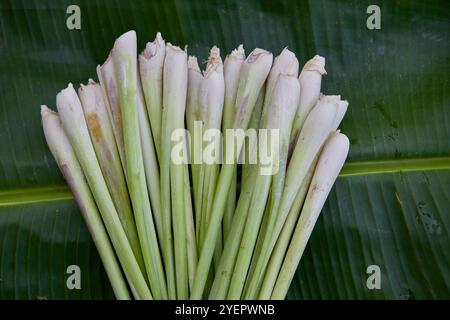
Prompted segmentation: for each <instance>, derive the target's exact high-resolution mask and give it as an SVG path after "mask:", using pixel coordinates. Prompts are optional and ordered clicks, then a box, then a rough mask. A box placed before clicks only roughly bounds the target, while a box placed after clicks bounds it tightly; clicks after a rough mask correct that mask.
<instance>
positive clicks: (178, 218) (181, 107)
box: [161, 44, 189, 299]
mask: <svg viewBox="0 0 450 320" xmlns="http://www.w3.org/2000/svg"><path fill="white" fill-rule="evenodd" d="M187 82H188V70H187V54H186V52H185V51H183V50H181V49H180V48H178V47H174V46H172V45H171V44H168V45H167V47H166V58H165V61H164V84H163V104H164V108H163V123H162V133H161V139H162V140H161V147H162V149H161V151H162V153H161V154H162V165H161V195H162V197H161V205H162V208H163V212H164V215H163V226H164V227H165V230H164V233H163V234H164V240H165V242H164V245H163V248H164V250H165V251H166V252H165V263H166V273H167V282H168V286H169V296H170V297H171V298H175V296H176V297H178V299H187V298H188V296H189V285H188V265H187V247H186V223H185V219H186V217H185V212H184V209H185V204H184V164H183V163H175V161H174V159H173V158H171V156H173V154H172V149H173V147H174V146H175V141H172V134H173V133H174V132H175V130H177V131H178V130H180V129H181V130H184V115H185V108H186V94H187ZM183 133H184V131H183ZM185 145H186V144H185V141H184V140H183V141H182V146H183V148H184V147H185ZM184 149H185V148H184ZM183 153H184V154H183V156H186V151H185V150H184V151H183ZM171 196H172V202H170V199H171ZM171 208H172V209H171ZM171 212H172V217H171V216H170V213H171ZM171 220H172V221H173V244H174V253H175V266H174V257H173V253H172V249H171V246H172V229H171V225H172V221H171ZM175 275H176V276H175ZM175 277H176V285H175ZM175 288H176V293H175V292H174V289H175ZM175 294H176V295H175Z"/></svg>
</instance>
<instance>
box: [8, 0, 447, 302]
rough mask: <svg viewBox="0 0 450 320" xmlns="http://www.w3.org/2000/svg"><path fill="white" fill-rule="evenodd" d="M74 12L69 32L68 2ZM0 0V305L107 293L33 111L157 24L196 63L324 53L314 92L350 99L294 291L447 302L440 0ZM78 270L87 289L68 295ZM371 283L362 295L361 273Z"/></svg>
mask: <svg viewBox="0 0 450 320" xmlns="http://www.w3.org/2000/svg"><path fill="white" fill-rule="evenodd" d="M71 4H76V5H78V6H79V7H80V9H81V30H68V29H67V27H66V19H67V17H68V16H69V15H68V14H66V9H67V7H68V6H69V5H71ZM371 4H374V3H372V1H357V0H353V1H344V0H334V1H332V0H310V1H299V0H292V1H288V0H282V1H269V0H260V1H257V0H251V1H241V0H221V1H219V0H210V1H206V0H204V1H201V0H192V1H183V0H178V1H175V0H167V1H144V0H140V1H126V0H84V1H81V0H79V1H58V2H56V1H50V0H47V1H45V0H44V1H36V0H29V1H27V0H14V1H13V0H2V1H0V298H24V299H35V298H43V297H47V298H49V299H65V298H84V299H88V298H111V297H112V293H111V289H110V287H109V284H108V283H107V279H106V276H105V275H104V272H103V269H102V267H101V263H100V260H99V258H98V256H97V254H96V251H95V247H94V245H93V243H92V241H91V239H90V237H89V234H88V232H87V230H86V228H85V227H84V224H83V222H82V219H81V216H80V214H79V212H78V210H77V209H76V206H75V204H74V203H73V200H72V197H71V195H70V192H68V189H67V188H66V187H65V184H64V180H63V179H62V176H61V174H60V173H59V171H58V168H57V166H56V164H55V162H54V161H53V159H52V156H51V154H50V153H49V151H48V148H47V146H46V144H45V140H44V137H43V133H42V128H41V124H40V115H39V106H40V105H41V104H48V105H49V106H50V107H54V105H55V95H56V93H57V92H58V91H59V90H60V89H62V88H64V87H65V86H66V85H67V83H68V82H73V83H74V84H78V83H80V82H84V83H85V82H86V81H87V79H88V78H89V77H93V78H96V75H95V66H96V65H97V64H98V63H102V62H103V61H104V59H105V58H106V56H107V54H108V52H109V50H110V49H111V47H112V45H113V42H114V40H115V38H116V37H117V36H119V35H120V34H121V33H123V32H125V31H128V30H130V29H134V30H136V31H137V34H138V42H139V43H138V44H139V47H140V48H144V45H145V43H146V42H147V41H150V40H152V39H153V38H154V35H155V33H156V32H157V31H161V32H162V34H163V36H164V38H165V39H167V40H168V41H170V42H172V43H175V44H178V45H181V46H183V45H185V44H188V45H189V46H188V51H189V53H190V54H194V55H197V56H198V58H199V61H204V60H205V59H206V57H207V54H208V50H209V48H210V47H211V46H212V45H214V44H215V45H218V46H219V47H220V48H221V50H222V56H223V57H224V56H225V54H226V52H229V51H230V50H231V49H233V48H235V47H236V46H237V45H238V44H240V43H243V44H244V47H245V48H246V51H247V52H250V51H251V50H252V49H253V48H254V47H262V48H265V49H268V50H271V51H272V52H274V54H278V53H279V52H280V51H281V50H282V49H283V48H284V47H285V46H288V47H289V49H290V50H292V51H294V52H295V53H296V54H297V56H298V58H299V60H300V63H301V64H303V63H304V62H305V61H306V60H308V59H309V58H310V57H312V56H313V55H314V54H316V53H318V54H321V55H323V56H325V57H326V69H327V72H328V74H327V76H325V78H324V80H323V90H322V91H323V92H324V93H327V94H341V95H342V97H343V98H345V99H347V100H348V101H349V102H350V106H349V111H348V113H347V115H346V118H345V119H344V122H343V124H342V126H341V129H342V131H343V132H344V133H346V134H347V135H348V136H349V138H350V141H351V150H350V155H349V159H348V163H347V165H346V167H345V168H344V170H343V172H342V175H341V177H340V178H339V179H338V181H337V183H336V185H335V187H334V188H333V191H332V193H331V194H330V197H329V200H328V201H327V203H326V205H325V208H324V210H323V212H322V215H321V217H320V218H319V220H318V223H317V225H316V229H315V231H314V232H313V235H312V237H311V241H310V244H309V245H308V247H307V251H306V252H305V255H304V257H303V259H302V262H301V264H300V267H299V270H298V272H297V276H296V278H295V279H294V282H293V284H292V287H291V290H290V292H289V295H288V297H289V298H291V299H292V298H299V299H300V298H301V299H309V298H333V299H345V298H379V299H384V298H393V299H408V298H450V288H449V287H450V278H449V277H450V276H449V270H450V268H449V266H450V263H449V262H450V261H449V255H448V252H450V250H449V249H450V238H449V229H450V221H449V208H450V202H449V192H448V186H449V185H450V143H449V137H450V90H448V88H449V87H450V81H449V77H450V44H449V43H450V41H449V40H450V39H449V36H450V20H449V19H448V17H449V15H450V4H449V3H448V1H437V0H433V1H418V0H417V1H379V2H378V3H377V4H378V5H379V6H380V9H381V30H369V29H368V28H367V27H366V20H367V18H368V16H369V14H367V13H366V9H367V7H368V6H369V5H371ZM71 264H76V265H79V266H80V268H81V271H82V289H81V290H67V288H66V279H67V274H66V268H67V266H68V265H71ZM369 265H378V266H379V267H380V269H381V273H382V277H381V289H380V290H369V289H368V288H367V287H366V280H367V277H368V275H367V274H366V269H367V266H369Z"/></svg>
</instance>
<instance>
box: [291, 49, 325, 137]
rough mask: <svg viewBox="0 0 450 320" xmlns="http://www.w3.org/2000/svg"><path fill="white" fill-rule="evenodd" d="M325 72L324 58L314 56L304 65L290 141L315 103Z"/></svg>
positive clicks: (298, 131)
mask: <svg viewBox="0 0 450 320" xmlns="http://www.w3.org/2000/svg"><path fill="white" fill-rule="evenodd" d="M324 74H327V72H326V71H325V58H324V57H321V56H319V55H315V56H314V58H312V59H311V60H309V61H308V62H306V63H305V65H304V67H303V69H302V72H300V75H299V77H298V81H299V82H300V101H299V104H298V110H297V113H296V115H295V119H294V124H293V128H292V135H291V141H294V140H295V139H297V137H298V135H299V134H300V131H301V129H302V127H303V123H304V122H305V119H306V117H307V116H308V114H309V113H310V112H311V110H312V108H313V107H314V106H315V104H316V103H317V100H318V99H319V95H320V86H321V82H322V75H324Z"/></svg>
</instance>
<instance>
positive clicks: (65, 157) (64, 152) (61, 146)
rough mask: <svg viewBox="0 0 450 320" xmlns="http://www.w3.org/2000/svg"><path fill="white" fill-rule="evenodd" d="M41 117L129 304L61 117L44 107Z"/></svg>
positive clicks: (112, 277)
mask: <svg viewBox="0 0 450 320" xmlns="http://www.w3.org/2000/svg"><path fill="white" fill-rule="evenodd" d="M41 116H42V126H43V128H44V134H45V139H46V140H47V144H48V146H49V148H50V151H51V153H52V155H53V157H54V158H55V160H56V163H57V164H58V166H59V168H60V170H61V172H62V174H63V176H64V178H65V179H66V182H67V184H68V185H69V188H70V190H71V191H72V194H73V195H74V198H75V201H76V203H77V204H78V207H79V208H80V211H81V214H82V216H83V219H84V222H85V223H86V226H87V228H88V230H89V232H90V234H91V236H92V239H93V241H94V244H95V246H96V248H97V251H98V253H99V255H100V259H101V260H102V263H103V266H104V267H105V271H106V274H107V275H108V279H109V282H110V283H111V286H112V289H113V291H114V295H115V296H116V298H117V299H118V300H129V299H130V294H129V292H128V288H127V284H126V282H125V279H124V277H123V275H122V271H121V269H120V265H119V263H118V261H117V258H116V255H115V253H114V249H113V247H112V245H111V243H110V241H109V238H108V234H107V232H106V230H105V226H104V225H103V221H102V219H101V217H100V213H99V212H98V209H97V206H96V204H95V200H94V198H93V197H92V194H91V191H90V190H89V186H88V184H87V182H86V179H85V177H84V175H83V171H82V169H81V167H80V164H79V163H78V160H77V158H76V156H75V153H74V151H73V149H72V146H71V145H70V142H69V140H68V138H67V136H66V134H65V132H64V130H63V128H62V126H61V122H60V120H59V117H58V114H57V113H56V112H53V111H51V110H50V109H49V108H47V106H41Z"/></svg>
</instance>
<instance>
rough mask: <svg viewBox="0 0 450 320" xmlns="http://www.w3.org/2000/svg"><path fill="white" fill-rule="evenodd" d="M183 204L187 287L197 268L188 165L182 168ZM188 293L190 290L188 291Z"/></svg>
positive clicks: (191, 285)
mask: <svg viewBox="0 0 450 320" xmlns="http://www.w3.org/2000/svg"><path fill="white" fill-rule="evenodd" d="M184 205H185V210H184V211H185V214H186V218H185V219H186V246H187V264H188V278H189V289H191V288H192V287H193V285H194V277H195V270H196V269H197V259H198V254H197V239H196V237H195V223H194V212H193V206H192V198H191V186H190V181H189V171H188V165H185V168H184ZM189 293H190V291H189Z"/></svg>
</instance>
